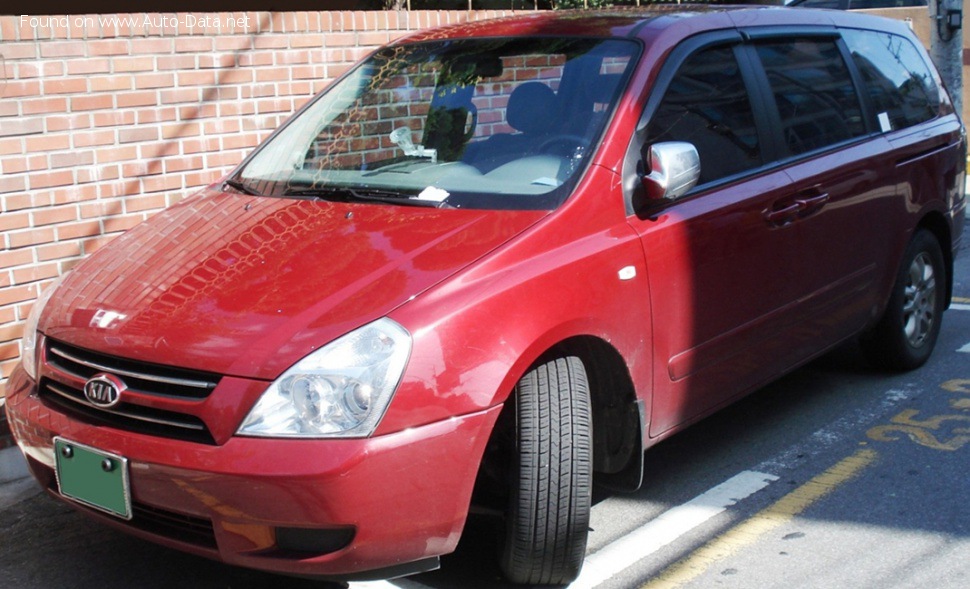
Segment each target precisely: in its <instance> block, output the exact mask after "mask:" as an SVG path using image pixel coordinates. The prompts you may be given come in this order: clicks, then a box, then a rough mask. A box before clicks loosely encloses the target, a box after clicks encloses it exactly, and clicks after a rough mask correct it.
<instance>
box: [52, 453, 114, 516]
mask: <svg viewBox="0 0 970 589" xmlns="http://www.w3.org/2000/svg"><path fill="white" fill-rule="evenodd" d="M54 462H55V464H56V467H57V469H56V471H57V486H58V488H59V489H60V492H61V495H64V496H65V497H68V498H70V499H73V500H74V501H77V502H79V503H83V504H85V505H88V506H90V507H93V508H95V509H98V510H101V511H104V512H106V513H110V514H111V515H115V516H118V517H122V518H124V519H131V492H130V491H129V488H128V459H127V458H123V457H121V456H118V455H117V454H111V453H109V452H102V451H101V450H97V449H95V448H91V447H90V446H84V445H82V444H78V443H76V442H71V441H68V440H65V439H64V438H59V437H58V438H54Z"/></svg>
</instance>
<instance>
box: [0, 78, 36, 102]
mask: <svg viewBox="0 0 970 589" xmlns="http://www.w3.org/2000/svg"><path fill="white" fill-rule="evenodd" d="M21 96H41V91H40V81H39V80H27V81H25V82H15V81H7V82H6V84H4V86H3V97H4V99H7V98H18V97H21Z"/></svg>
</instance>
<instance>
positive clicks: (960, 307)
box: [950, 303, 970, 311]
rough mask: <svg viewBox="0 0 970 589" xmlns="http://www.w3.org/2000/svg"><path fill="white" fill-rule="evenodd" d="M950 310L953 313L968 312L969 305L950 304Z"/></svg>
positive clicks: (969, 309)
mask: <svg viewBox="0 0 970 589" xmlns="http://www.w3.org/2000/svg"><path fill="white" fill-rule="evenodd" d="M950 308H951V309H953V310H955V311H970V305H968V304H967V303H950Z"/></svg>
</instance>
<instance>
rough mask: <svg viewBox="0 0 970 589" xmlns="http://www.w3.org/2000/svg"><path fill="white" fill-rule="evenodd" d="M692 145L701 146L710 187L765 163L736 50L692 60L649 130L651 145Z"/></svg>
mask: <svg viewBox="0 0 970 589" xmlns="http://www.w3.org/2000/svg"><path fill="white" fill-rule="evenodd" d="M661 141H687V142H688V143H692V144H693V145H694V147H695V148H697V153H698V155H699V156H700V159H701V178H700V181H699V183H700V184H706V183H707V182H712V181H714V180H718V179H720V178H724V177H726V176H731V175H733V174H737V173H740V172H743V171H745V170H749V169H751V168H755V167H758V166H760V165H761V163H762V161H761V147H760V145H759V144H758V133H757V129H756V128H755V123H754V114H753V111H752V109H751V101H750V100H749V99H748V92H747V90H746V88H745V85H744V80H743V79H742V78H741V71H740V69H739V68H738V63H737V60H736V59H735V57H734V51H733V49H732V48H731V47H714V48H711V49H705V50H702V51H700V52H698V53H695V54H694V55H692V56H690V57H689V58H687V60H686V61H685V62H684V64H683V65H682V66H681V67H680V69H679V70H678V71H677V74H676V75H675V76H674V79H673V80H672V81H671V83H670V87H669V88H668V89H667V92H666V94H664V98H663V100H662V101H661V103H660V106H659V108H658V109H657V112H656V113H654V115H653V117H652V118H651V120H650V125H649V127H648V128H647V141H646V145H652V144H654V143H658V142H661Z"/></svg>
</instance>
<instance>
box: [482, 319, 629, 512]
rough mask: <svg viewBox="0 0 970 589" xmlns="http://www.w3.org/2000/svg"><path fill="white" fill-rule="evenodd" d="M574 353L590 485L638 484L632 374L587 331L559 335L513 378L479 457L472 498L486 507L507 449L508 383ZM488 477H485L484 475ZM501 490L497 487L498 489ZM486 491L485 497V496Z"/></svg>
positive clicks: (510, 421) (511, 414)
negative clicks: (587, 426)
mask: <svg viewBox="0 0 970 589" xmlns="http://www.w3.org/2000/svg"><path fill="white" fill-rule="evenodd" d="M569 356H574V357H577V358H579V360H580V361H581V362H582V364H583V367H584V368H585V369H586V376H587V380H588V386H589V395H590V407H591V413H592V424H593V472H594V480H595V482H596V484H598V485H601V486H605V487H607V488H611V489H615V490H620V491H635V490H636V489H637V488H639V486H640V483H641V481H642V473H643V452H644V446H643V436H644V432H645V431H646V425H647V424H646V420H647V416H646V412H645V409H644V404H643V402H642V401H640V400H639V399H638V397H637V394H636V389H635V385H634V381H633V378H632V376H631V374H630V370H629V367H628V366H627V363H626V361H625V360H624V358H623V356H622V354H621V353H620V352H619V350H617V349H616V347H614V346H613V345H612V344H610V343H609V342H608V341H606V340H604V339H602V338H600V337H596V336H593V335H577V336H571V337H568V338H566V339H562V340H560V341H558V342H556V343H555V344H553V345H551V346H548V347H546V348H545V349H544V350H542V351H541V352H540V353H538V354H535V357H534V358H531V359H530V360H529V361H528V362H523V364H524V365H525V366H526V367H525V369H523V370H522V371H521V372H522V374H518V371H517V372H516V376H517V378H515V379H514V380H513V385H512V387H511V388H510V389H509V391H508V394H507V396H506V398H505V399H504V400H503V404H504V408H503V411H502V414H501V415H500V417H499V419H498V421H497V422H496V424H495V426H494V428H493V430H492V432H491V434H490V438H489V442H488V444H487V446H486V449H485V452H484V455H483V457H482V464H481V465H480V466H479V472H478V475H477V481H476V499H474V500H473V503H479V504H480V507H485V508H486V510H487V511H488V510H489V509H488V504H489V503H491V502H492V501H493V500H494V495H495V493H496V491H497V489H496V488H495V485H496V484H498V485H501V484H502V483H501V479H503V478H504V476H503V474H502V473H503V471H504V469H505V462H506V461H507V460H508V459H509V456H508V454H509V452H511V450H512V449H511V448H510V446H509V443H510V438H509V437H510V429H514V424H515V409H514V405H515V399H514V390H513V389H514V386H515V382H517V380H518V378H521V377H522V375H524V374H525V373H526V372H528V371H529V370H530V369H531V368H532V367H534V366H537V365H540V364H543V363H545V362H547V361H549V360H550V359H552V358H557V357H569ZM486 479H488V480H486ZM498 492H499V493H501V491H498ZM489 496H491V498H489Z"/></svg>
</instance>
